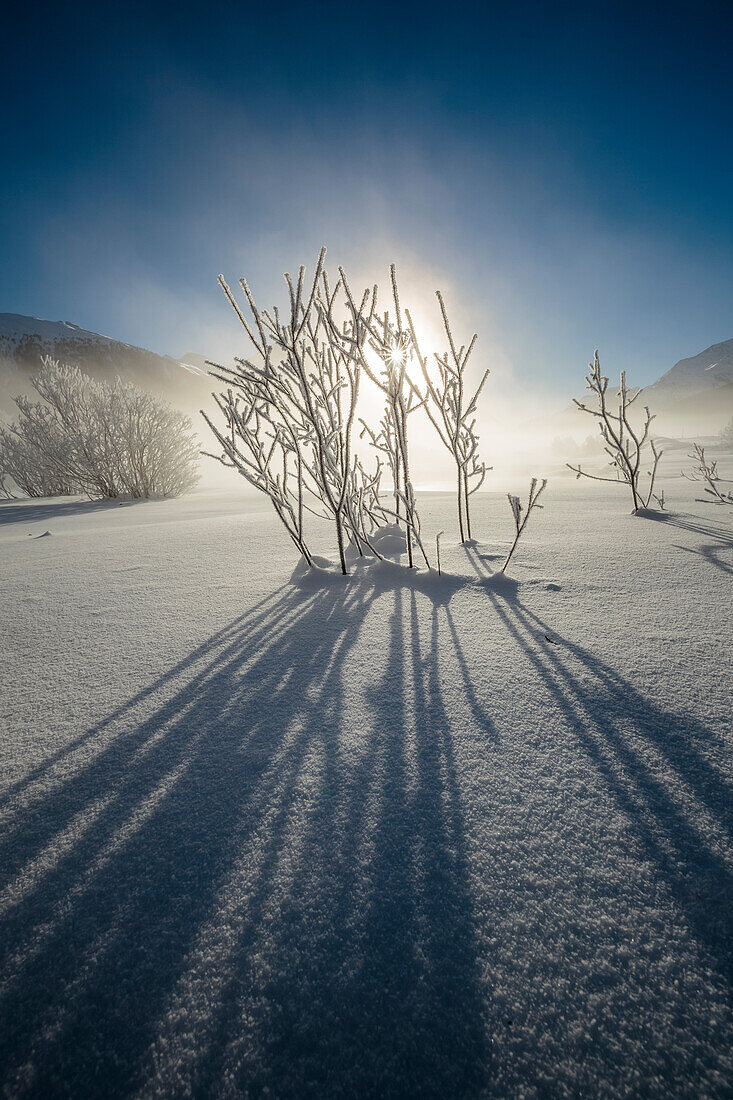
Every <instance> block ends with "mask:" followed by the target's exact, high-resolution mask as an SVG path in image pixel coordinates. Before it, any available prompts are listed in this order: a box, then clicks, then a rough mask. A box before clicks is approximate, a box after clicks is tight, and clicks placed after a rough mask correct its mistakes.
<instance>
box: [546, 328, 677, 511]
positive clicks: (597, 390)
mask: <svg viewBox="0 0 733 1100" xmlns="http://www.w3.org/2000/svg"><path fill="white" fill-rule="evenodd" d="M588 368H589V373H588V374H587V375H586V379H585V381H586V389H589V390H591V392H592V393H594V394H595V396H596V401H597V407H596V408H589V406H588V405H586V404H584V402H582V401H578V400H577V399H576V398H573V401H574V403H575V404H576V405H577V406H578V408H579V409H581V410H582V411H583V412H586V413H588V414H589V415H590V416H595V417H597V419H598V421H599V424H598V426H599V429H600V432H601V436H602V437H603V441H604V450H605V452H606V454H607V455H608V456H609V457H610V460H611V461H610V465H611V466H612V467H613V468H614V470H615V471H616V472H615V475H614V476H613V477H603V476H601V475H600V474H589V473H587V472H586V471H585V470H583V469H582V468H581V467H580V466H579V465H578V466H573V465H572V464H571V463H570V462H568V463H567V466H568V468H569V469H570V470H572V471H573V472H574V473H575V474H576V476H577V477H579V478H580V477H588V478H591V479H592V480H593V481H615V482H625V483H626V484H627V485H628V486H629V488H630V490H631V496H632V499H633V502H634V507H633V511H634V512H636V511H638V510H639V508H648V506H649V501H650V500H651V498H652V494H653V492H654V479H655V477H656V472H657V465H658V463H659V459H660V458H661V456H662V451H660V450H657V446H656V443H655V441H654V440H653V439H651V438H650V436H649V427H650V425H651V422H652V420H653V419H654V416H653V414H652V413H650V412H649V407H648V406H645V407H644V413H645V420H644V423H643V425H642V428H641V430H640V431H639V430H637V429H635V428H634V426H633V424H632V423H631V419H630V416H629V410H630V408H631V406H632V405H633V403H634V402H635V401H636V399H637V398H638V396H639V394H640V393H641V392H642V391H641V390H640V389H637V390H633V391H632V390H629V389H628V387H627V385H626V371H621V383H620V386H619V390H618V393H617V395H616V396H617V397H618V406H617V412H615V413H614V412H612V411H611V409H610V408H609V404H608V397H607V390H608V378H607V377H606V376H605V375H604V374H602V373H601V364H600V360H599V358H598V350H597V349H596V352H595V354H594V356H593V362H592V363H589V364H588ZM647 446H648V447H649V448H650V450H651V456H652V458H651V469H650V470H647V471H646V475H647V476H648V478H649V482H648V483H647V487H646V491H643V490H642V488H641V478H642V476H643V470H642V460H643V452H644V449H645V448H646V447H647Z"/></svg>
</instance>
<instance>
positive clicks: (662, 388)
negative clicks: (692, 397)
mask: <svg viewBox="0 0 733 1100" xmlns="http://www.w3.org/2000/svg"><path fill="white" fill-rule="evenodd" d="M731 384H733V340H724V341H723V343H722V344H712V345H711V346H710V347H709V348H706V349H705V351H701V352H700V353H699V354H698V355H693V356H691V357H690V358H689V359H680V361H679V362H678V363H675V365H674V366H673V367H672V368H671V369H670V370H668V371H667V373H666V374H663V375H662V377H661V378H660V379H659V380H658V381H657V382H655V383H654V385H652V386H648V387H647V389H646V393H647V395H648V396H649V397H650V398H651V399H652V400H653V401H654V403H655V404H656V405H657V406H658V407H659V408H664V407H666V406H667V405H669V404H671V403H672V402H673V401H676V400H678V399H679V398H680V397H684V396H686V395H688V394H692V393H699V392H700V391H702V390H714V389H717V388H719V387H726V386H729V385H731Z"/></svg>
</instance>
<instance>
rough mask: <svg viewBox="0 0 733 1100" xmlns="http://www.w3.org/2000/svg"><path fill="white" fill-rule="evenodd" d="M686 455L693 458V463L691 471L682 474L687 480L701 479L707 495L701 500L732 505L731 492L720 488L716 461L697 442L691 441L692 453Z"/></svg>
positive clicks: (732, 497) (732, 496) (708, 502)
mask: <svg viewBox="0 0 733 1100" xmlns="http://www.w3.org/2000/svg"><path fill="white" fill-rule="evenodd" d="M687 457H688V458H691V459H693V461H694V465H693V467H692V472H691V473H689V474H684V475H683V476H684V477H686V478H687V480H688V481H701V482H702V483H703V484H704V486H705V489H704V491H705V492H706V493H707V494H708V496H707V497H706V498H704V501H703V502H704V503H706V504H730V505H733V493H727V492H726V491H725V489H722V488H721V486H720V474H719V473H718V463H717V462H715V461H714V460H713V459H709V458H707V456H706V454H705V448H704V447H702V446H701V445H700V444H699V443H693V445H692V454H689V455H688V456H687Z"/></svg>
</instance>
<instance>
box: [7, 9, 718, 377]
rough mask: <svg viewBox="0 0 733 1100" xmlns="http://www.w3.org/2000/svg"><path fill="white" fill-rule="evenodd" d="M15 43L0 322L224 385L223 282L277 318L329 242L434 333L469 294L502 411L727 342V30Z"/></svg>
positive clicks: (711, 13)
mask: <svg viewBox="0 0 733 1100" xmlns="http://www.w3.org/2000/svg"><path fill="white" fill-rule="evenodd" d="M13 18H14V19H15V23H16V25H15V26H11V28H10V33H7V31H8V28H7V26H6V28H5V29H6V33H5V36H4V44H3V46H2V47H1V49H2V53H3V57H2V71H3V75H4V81H3V87H4V91H3V98H4V100H5V106H4V111H3V119H4V126H3V130H4V139H3V146H4V150H5V154H6V156H5V157H4V158H3V160H4V166H3V171H2V172H1V173H0V234H1V236H2V255H3V263H2V265H1V267H0V311H8V312H18V313H27V314H35V315H37V316H42V317H46V318H50V319H53V320H55V319H63V320H72V321H74V322H76V323H77V324H80V325H82V326H84V327H87V328H91V329H95V330H97V331H101V332H104V333H106V334H107V335H110V336H114V337H117V338H120V339H124V340H127V341H129V342H131V343H139V344H142V345H144V346H147V347H151V348H153V349H154V350H156V351H161V352H169V353H171V354H176V355H179V354H183V353H184V352H186V351H201V352H204V353H206V354H211V355H217V356H225V355H227V354H230V353H232V352H237V351H240V350H241V347H242V345H241V340H240V336H239V332H238V330H237V327H236V323H235V320H234V318H233V316H230V313H229V308H228V306H227V305H226V303H225V302H224V301H223V299H222V298H221V296H220V292H219V291H218V288H217V287H216V275H217V273H218V272H219V271H223V272H224V273H225V274H226V275H227V277H228V278H229V279H230V281H233V280H235V279H236V278H237V277H238V276H239V275H242V274H245V275H246V276H247V277H248V279H249V280H250V282H251V283H252V285H253V286H254V288H255V290H256V292H257V295H258V297H259V298H261V299H262V302H263V304H266V303H267V302H268V301H269V300H270V299H274V297H275V296H276V295H279V294H280V293H281V290H280V286H279V279H280V276H281V273H282V271H283V270H285V269H286V268H287V269H295V268H297V266H298V264H299V263H300V262H309V263H310V262H312V260H313V258H314V257H315V254H316V252H317V250H318V247H319V245H320V244H321V243H325V244H326V245H327V246H328V249H329V257H330V259H331V261H332V262H333V263H339V262H342V263H344V264H345V265H346V266H347V268H349V270H350V271H352V272H353V280H354V282H357V283H359V282H361V281H362V280H363V281H367V280H372V279H375V278H378V277H382V276H383V275H384V273H385V272H386V270H387V267H388V265H389V263H390V261H392V260H395V261H396V262H397V263H398V265H399V267H400V269H401V270H402V271H403V272H404V279H405V285H406V287H407V289H408V290H409V291H411V292H412V294H413V295H414V296H415V297H422V298H423V299H424V308H425V310H432V309H433V303H432V301H431V299H430V294H431V292H432V290H433V289H434V288H435V287H437V286H442V287H443V288H445V291H446V294H447V295H448V298H449V301H452V302H453V303H454V307H455V308H454V312H455V313H456V314H457V318H458V322H459V324H460V325H461V326H465V327H466V328H468V327H470V328H472V329H473V328H476V329H478V331H479V335H480V343H479V346H478V349H477V350H478V351H480V356H479V358H478V359H477V367H476V369H477V370H478V368H479V366H482V365H483V364H484V363H485V364H486V365H488V366H490V367H491V368H492V370H493V371H494V374H495V376H496V378H497V380H498V381H499V382H500V383H501V382H503V383H504V384H505V385H507V386H515V387H519V388H524V387H526V386H533V387H534V386H539V387H540V388H541V389H543V390H552V391H558V392H559V391H562V390H567V389H568V387H570V388H571V389H572V388H573V387H572V385H571V383H572V382H574V380H575V379H577V378H578V377H579V376H581V375H582V372H583V368H584V366H585V363H586V361H587V359H588V358H589V356H590V355H591V354H592V351H593V348H594V347H595V346H596V345H599V346H600V347H601V352H602V356H603V360H604V365H606V366H607V367H608V369H609V370H611V371H615V370H616V369H619V368H626V369H627V370H628V371H629V372H630V375H631V377H632V380H637V381H639V382H641V383H643V382H650V381H652V380H654V378H656V377H657V376H658V375H659V374H660V373H662V372H663V371H664V370H666V369H667V368H668V367H670V366H671V365H672V364H673V363H674V362H675V361H676V360H677V359H679V358H681V357H682V356H685V355H691V354H695V353H696V352H698V351H700V350H701V349H702V348H703V347H706V346H707V345H709V344H712V343H715V342H717V341H720V340H723V339H728V338H731V337H733V295H732V293H731V290H732V288H733V202H732V201H731V182H732V180H733V171H732V170H733V148H732V145H731V141H732V138H731V135H732V134H733V125H732V123H733V117H732V116H733V97H732V95H731V81H730V42H731V31H732V30H733V15H732V14H731V9H730V6H729V5H728V4H706V3H697V4H695V5H687V6H684V7H683V6H679V7H678V6H675V5H664V6H662V5H657V4H655V5H644V4H628V5H626V4H612V5H600V4H598V5H594V4H589V3H586V4H584V5H580V4H578V5H575V4H529V3H517V4H512V5H509V4H506V3H504V4H502V5H495V4H492V3H483V4H467V3H460V2H457V3H454V4H452V5H448V4H444V5H440V6H437V5H436V6H433V5H431V4H429V3H422V4H397V5H395V6H387V5H384V6H382V5H380V4H379V3H374V4H368V5H367V4H364V5H361V4H349V3H343V2H342V3H338V4H337V3H313V4H310V5H295V4H277V3H275V4H270V5H267V6H265V5H255V4H246V3H244V4H243V3H239V4H220V3H216V2H213V3H209V4H207V5H201V6H200V7H198V8H194V7H192V6H188V5H186V4H185V3H183V4H179V5H175V6H174V5H162V4H158V5H156V4H152V5H146V6H142V5H141V6H138V5H134V4H124V3H123V4H121V5H120V6H119V7H118V8H117V9H116V10H115V11H111V10H110V11H105V10H99V8H97V9H92V8H86V7H85V6H84V5H83V4H79V5H74V6H73V9H72V8H71V7H66V8H65V7H64V6H61V5H58V6H54V7H52V6H51V5H48V6H46V5H41V7H40V9H39V8H36V9H34V10H33V12H32V13H30V14H25V15H24V14H21V13H19V12H16V14H15V16H14V17H13ZM458 303H460V305H459V304H458ZM574 388H575V389H577V386H575V387H574Z"/></svg>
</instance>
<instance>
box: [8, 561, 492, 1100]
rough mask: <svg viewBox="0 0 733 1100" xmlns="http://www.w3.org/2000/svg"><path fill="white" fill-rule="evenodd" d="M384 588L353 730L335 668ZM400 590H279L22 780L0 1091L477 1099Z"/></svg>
mask: <svg viewBox="0 0 733 1100" xmlns="http://www.w3.org/2000/svg"><path fill="white" fill-rule="evenodd" d="M449 596H450V591H447V593H446V589H441V590H439V592H438V593H436V595H435V600H436V602H437V604H440V603H441V602H445V601H446V600H447V599H448V598H449ZM377 598H380V599H381V600H382V602H383V603H384V605H385V607H384V609H383V608H382V607H381V606H380V609H379V610H380V613H381V612H382V611H383V610H384V612H385V613H386V612H387V609H389V653H388V654H387V655H386V657H385V661H384V671H383V672H382V673H381V675H379V676H377V675H376V673H375V674H373V675H372V676H369V675H367V676H366V679H367V680H368V681H369V682H370V683H371V684H372V686H371V688H370V689H369V699H368V702H369V707H368V709H367V710H366V715H367V717H366V718H365V722H364V725H365V728H364V729H360V730H347V729H345V710H344V691H345V680H346V677H347V675H348V676H352V675H354V674H355V670H354V669H352V668H348V669H347V667H346V661H347V657H348V655H349V653H350V651H351V649H352V647H353V645H354V643H355V642H356V640H357V637H358V635H359V631H360V627H361V623H362V621H363V619H364V616H365V614H366V612H367V610H368V608H369V606H370V605H371V604H372V603H373V602H374V601H375V600H376V599H377ZM416 599H417V597H416V595H415V593H414V592H409V591H406V592H403V591H401V590H400V588H399V587H397V588H395V586H394V584H392V583H391V582H390V580H389V578H388V577H386V578H384V581H383V583H382V584H381V585H380V584H377V585H376V586H375V585H368V584H363V583H362V584H358V583H356V584H349V585H348V586H340V585H338V584H336V585H333V584H331V585H330V586H329V587H326V588H322V589H318V588H315V589H314V590H313V591H306V592H294V591H293V590H292V589H289V590H287V591H286V592H285V593H281V594H277V595H276V597H275V598H274V599H273V600H271V601H270V602H268V603H266V604H265V605H263V606H261V607H259V608H258V609H256V611H255V612H254V613H251V614H249V615H247V616H243V617H242V618H240V619H238V620H236V621H235V622H234V623H232V624H231V626H230V627H229V628H228V629H226V630H224V631H221V632H220V633H219V634H217V635H216V636H215V637H214V638H212V639H211V640H210V642H209V643H207V644H206V645H204V646H202V647H200V648H199V649H198V650H197V651H196V653H195V654H193V655H192V656H191V657H190V658H188V659H187V661H185V662H182V663H181V665H180V666H179V667H178V668H177V669H174V670H173V671H172V672H171V674H170V677H169V678H168V680H167V681H166V682H165V683H159V684H158V685H157V688H158V690H161V691H167V692H168V694H169V695H170V698H169V699H168V700H167V701H166V702H165V703H163V705H160V706H158V708H157V709H156V710H155V711H154V712H153V713H152V714H149V715H148V716H146V717H144V718H136V713H137V710H138V708H139V707H140V706H142V705H143V704H145V703H147V705H148V706H149V705H150V702H151V700H152V699H153V698H154V695H151V691H152V688H151V689H148V691H147V692H143V693H141V694H140V695H139V696H138V697H136V699H135V700H132V701H131V702H130V704H128V706H127V707H125V708H121V710H120V711H119V712H117V714H116V715H115V716H113V718H112V719H109V720H108V721H107V722H106V723H104V724H103V725H102V726H101V727H97V728H96V729H95V730H94V731H89V732H88V734H87V735H86V736H87V740H86V741H81V740H80V742H79V743H78V744H77V746H75V748H76V749H78V750H79V753H78V756H79V758H78V760H77V757H75V756H74V755H73V752H72V755H71V756H70V757H67V758H64V759H63V760H61V763H62V764H63V766H64V770H63V771H62V773H61V774H60V775H57V774H56V772H54V771H53V770H52V772H51V773H50V775H49V776H45V775H44V774H43V773H40V774H37V775H36V776H35V777H34V781H33V782H31V784H30V785H29V786H26V787H24V788H19V790H18V791H16V794H19V795H20V796H21V802H22V806H21V807H20V809H19V811H18V814H17V816H16V819H15V822H14V827H13V829H12V830H11V831H10V832H9V834H8V836H7V838H6V842H5V843H4V844H3V847H2V851H1V854H0V869H1V870H2V886H3V887H4V892H3V894H2V899H3V900H2V907H1V908H0V912H1V913H2V916H0V944H1V945H2V959H3V962H2V971H0V973H1V974H2V984H1V985H0V1014H1V1015H2V1018H3V1020H4V1021H5V1025H4V1028H3V1030H2V1032H0V1065H2V1066H3V1067H4V1074H5V1083H6V1087H7V1089H8V1090H9V1091H10V1092H11V1093H12V1094H13V1095H34V1096H50V1095H53V1096H63V1095H85V1096H127V1095H131V1094H140V1093H145V1094H154V1093H156V1092H158V1093H159V1094H163V1095H173V1094H177V1093H182V1092H186V1093H188V1092H192V1093H194V1094H196V1095H222V1094H226V1095H237V1094H242V1093H245V1094H246V1095H248V1096H257V1095H264V1094H267V1095H275V1096H279V1097H285V1096H324V1095H328V1096H341V1095H343V1096H346V1095H348V1096H359V1095H363V1096H374V1095H380V1096H384V1097H388V1096H418V1095H419V1096H436V1097H437V1096H440V1097H450V1096H471V1095H475V1094H477V1093H478V1092H479V1091H480V1090H481V1088H482V1086H483V1084H484V1083H485V1080H486V1073H487V1065H488V1054H487V1049H486V1039H485V1034H486V1028H485V1022H484V1019H483V1015H484V1009H483V1004H482V1001H481V997H480V994H479V978H478V974H477V961H476V946H475V943H474V933H473V925H472V917H471V900H470V894H469V888H468V882H467V870H466V854H465V841H464V835H463V830H464V826H463V811H462V808H461V802H460V797H459V791H458V782H457V777H456V766H455V762H454V759H453V748H452V737H453V733H452V730H451V727H450V722H449V719H448V716H447V714H446V712H445V709H444V707H443V704H442V699H441V692H440V683H439V668H438V635H437V628H436V626H435V618H434V620H433V632H432V635H431V639H430V643H429V645H428V644H426V643H425V642H421V640H420V635H419V631H418V630H417V608H416ZM390 605H391V608H390ZM368 671H369V670H367V672H368ZM58 762H59V761H58V760H57V761H56V763H58ZM75 762H76V763H75ZM186 1036H188V1039H186Z"/></svg>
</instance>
